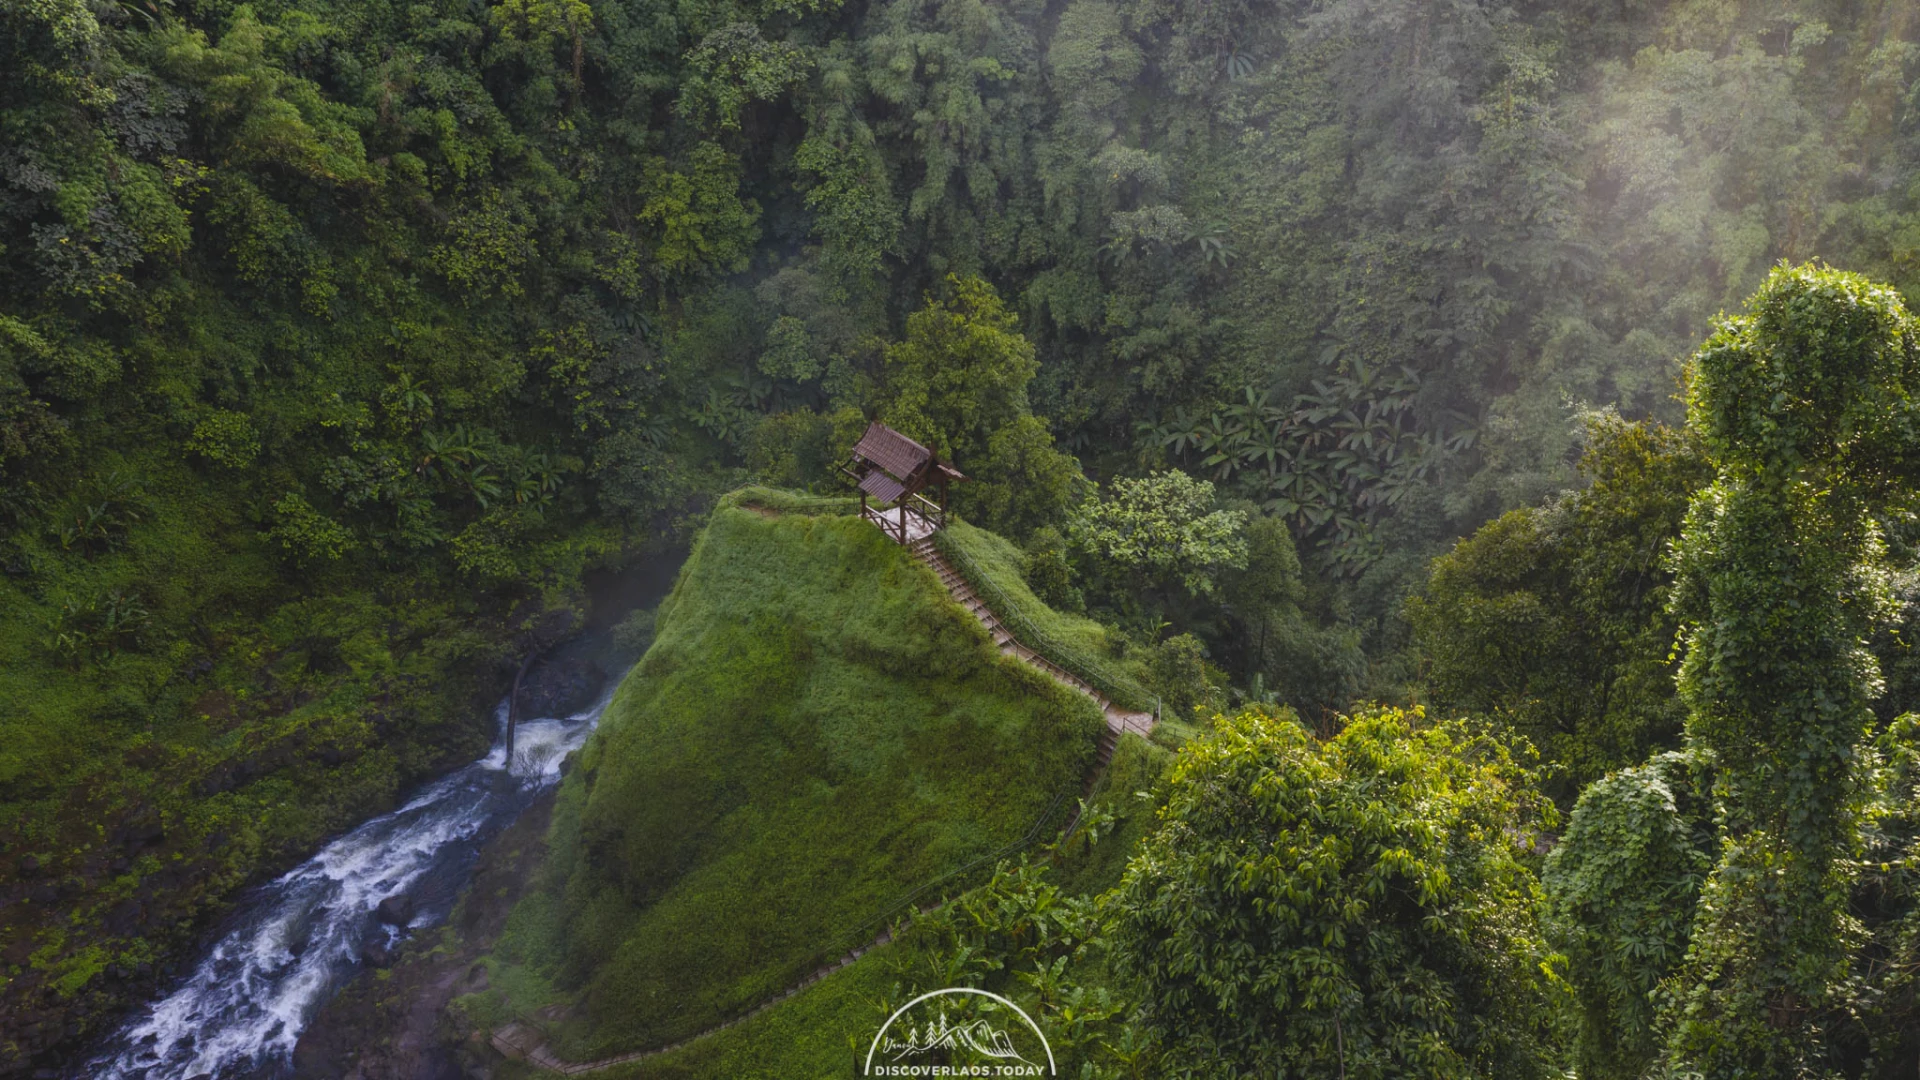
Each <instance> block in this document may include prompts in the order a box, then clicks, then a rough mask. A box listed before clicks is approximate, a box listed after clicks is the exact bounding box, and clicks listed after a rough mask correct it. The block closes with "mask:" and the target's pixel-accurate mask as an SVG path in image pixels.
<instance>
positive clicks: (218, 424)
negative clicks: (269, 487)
mask: <svg viewBox="0 0 1920 1080" xmlns="http://www.w3.org/2000/svg"><path fill="white" fill-rule="evenodd" d="M187 449H188V450H189V451H192V452H193V453H196V454H199V455H200V456H201V457H203V458H206V459H207V460H208V461H211V462H213V463H214V464H216V465H221V466H225V467H226V468H229V469H244V468H246V467H247V466H249V465H251V464H253V459H254V458H256V457H258V456H259V455H260V433H259V432H257V431H255V430H254V428H253V421H251V420H249V419H247V417H246V414H244V413H237V412H231V411H229V410H226V409H214V410H211V411H210V412H208V413H207V415H206V416H205V417H203V418H202V419H201V420H200V422H199V423H197V424H195V425H194V426H193V434H192V435H190V436H188V437H187Z"/></svg>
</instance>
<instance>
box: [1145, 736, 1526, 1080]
mask: <svg viewBox="0 0 1920 1080" xmlns="http://www.w3.org/2000/svg"><path fill="white" fill-rule="evenodd" d="M1533 779H1534V778H1533V774H1532V773H1531V772H1530V771H1529V770H1528V769H1527V768H1526V767H1525V766H1524V765H1523V764H1522V762H1521V761H1519V760H1517V759H1516V758H1515V756H1514V755H1513V754H1512V753H1511V752H1510V751H1509V750H1508V748H1507V747H1506V746H1505V745H1504V744H1502V743H1500V742H1499V741H1497V740H1495V739H1493V738H1491V737H1489V736H1487V735H1485V734H1482V733H1479V732H1477V731H1474V730H1471V729H1468V728H1465V727H1462V726H1458V725H1439V726H1432V725H1428V724H1426V723H1425V722H1424V720H1423V717H1422V714H1421V713H1420V712H1419V711H1418V710H1414V711H1411V712H1403V711H1398V710H1391V709H1378V710H1373V711H1369V712H1363V713H1360V714H1358V715H1355V716H1354V717H1352V718H1351V721H1350V722H1349V723H1348V724H1347V726H1346V728H1345V729H1344V730H1342V731H1341V732H1340V734H1339V735H1337V736H1335V737H1334V738H1333V739H1330V740H1328V741H1326V742H1318V741H1316V740H1315V739H1313V738H1312V737H1311V736H1310V735H1309V734H1308V733H1307V732H1306V730H1305V729H1304V728H1302V727H1301V726H1300V725H1299V723H1298V722H1297V721H1296V720H1295V719H1294V718H1293V716H1292V715H1291V714H1290V713H1286V712H1280V713H1272V712H1268V711H1266V710H1263V709H1258V708H1254V709H1247V710H1245V711H1243V712H1241V713H1239V714H1237V715H1235V716H1232V717H1220V718H1218V719H1217V720H1216V721H1215V727H1214V730H1213V732H1212V733H1211V734H1210V735H1208V736H1206V737H1204V738H1202V739H1199V740H1197V741H1195V742H1193V743H1190V744H1188V746H1187V747H1186V748H1185V749H1184V750H1183V751H1182V752H1181V754H1180V755H1179V757H1178V758H1177V759H1176V760H1175V762H1174V765H1173V768H1172V771H1171V772H1170V774H1169V776H1168V781H1167V803H1166V806H1165V807H1164V808H1163V809H1162V810H1161V812H1160V824H1159V827H1158V828H1157V829H1156V830H1155V831H1154V832H1153V833H1152V834H1151V835H1150V836H1148V837H1147V839H1146V840H1145V841H1144V842H1143V843H1142V844H1141V847H1140V850H1139V853H1138V854H1137V855H1136V856H1135V857H1134V859H1133V862H1132V863H1131V865H1129V867H1128V868H1127V875H1126V878H1125V880H1124V881H1123V882H1122V883H1121V885H1120V888H1119V890H1118V891H1117V894H1116V896H1115V899H1114V904H1115V908H1116V914H1115V922H1114V937H1115V959H1116V961H1117V962H1118V965H1119V967H1120V969H1121V970H1122V971H1123V972H1124V973H1126V974H1128V975H1130V976H1132V977H1134V978H1137V979H1139V980H1140V982H1141V984H1142V986H1143V989H1144V1001H1145V1004H1144V1007H1143V1010H1142V1017H1143V1019H1144V1022H1145V1023H1146V1025H1147V1026H1148V1028H1149V1029H1150V1030H1151V1032H1152V1033H1153V1034H1154V1035H1155V1036H1156V1037H1157V1038H1158V1039H1159V1040H1160V1041H1161V1043H1162V1044H1163V1045H1164V1046H1165V1047H1166V1048H1167V1051H1168V1056H1169V1059H1170V1064H1171V1065H1172V1066H1173V1067H1172V1068H1170V1069H1169V1070H1167V1071H1168V1072H1175V1073H1177V1072H1179V1071H1180V1070H1181V1069H1185V1070H1189V1072H1188V1075H1193V1076H1199V1077H1221V1078H1226V1077H1236V1078H1237V1077H1255V1076H1258V1077H1271V1076H1275V1075H1279V1076H1288V1077H1294V1076H1300V1077H1334V1076H1343V1075H1344V1076H1347V1077H1353V1078H1371V1080H1385V1078H1390V1077H1391V1078H1401V1077H1431V1078H1436V1080H1437V1078H1441V1077H1446V1078H1463V1077H1484V1078H1487V1080H1525V1078H1528V1077H1538V1078H1545V1077H1549V1076H1558V1075H1560V1073H1559V1071H1558V1069H1557V1068H1556V1064H1557V1059H1558V1057H1559V1049H1558V1047H1557V1046H1556V1044H1555V1041H1554V1035H1553V1030H1552V1023H1553V1017H1554V1014H1555V1006H1556V1004H1557V1001H1556V997H1557V991H1556V990H1555V988H1554V984H1553V983H1552V982H1551V981H1550V979H1549V977H1548V976H1547V975H1546V974H1545V970H1544V965H1545V963H1546V961H1547V959H1548V950H1547V946H1546V943H1545V942H1544V940H1542V938H1541V935H1540V932H1539V929H1538V927H1537V926H1536V924H1535V918H1534V912H1535V909H1536V906H1537V904H1538V900H1539V888H1538V884H1537V882H1536V881H1535V878H1534V876H1533V873H1532V872H1531V871H1530V870H1529V869H1528V867H1527V863H1526V858H1527V854H1526V853H1527V850H1528V848H1529V847H1530V846H1531V844H1532V843H1533V838H1534V836H1535V833H1536V830H1538V829H1539V828H1541V827H1543V826H1546V825H1550V824H1551V823H1552V821H1553V813H1554V812H1553V807H1552V804H1551V803H1549V802H1548V801H1547V800H1546V799H1544V798H1542V797H1541V796H1540V795H1538V794H1536V793H1535V792H1534V789H1533Z"/></svg>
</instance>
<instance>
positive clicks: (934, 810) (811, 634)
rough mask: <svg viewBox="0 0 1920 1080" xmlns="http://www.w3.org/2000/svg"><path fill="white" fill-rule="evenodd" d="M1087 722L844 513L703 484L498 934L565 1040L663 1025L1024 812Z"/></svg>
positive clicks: (744, 1003)
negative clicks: (788, 507) (532, 891)
mask: <svg viewBox="0 0 1920 1080" xmlns="http://www.w3.org/2000/svg"><path fill="white" fill-rule="evenodd" d="M738 498H739V500H740V501H741V506H746V505H753V504H754V503H751V502H748V501H747V500H749V499H754V500H757V502H758V504H760V505H765V504H767V503H768V502H769V501H771V500H768V499H767V498H765V497H764V496H758V495H754V494H752V493H742V494H741V495H740V496H738ZM1098 723H1099V721H1098V719H1097V717H1096V715H1095V711H1094V709H1093V708H1092V706H1091V704H1090V703H1089V702H1087V700H1086V699H1085V698H1084V697H1081V696H1079V695H1077V694H1074V693H1072V692H1071V691H1068V690H1065V689H1063V688H1061V687H1059V686H1058V685H1057V684H1055V683H1053V682H1052V681H1051V680H1048V679H1046V678H1045V677H1043V676H1041V675H1039V674H1037V673H1035V672H1034V671H1032V670H1031V669H1030V668H1028V667H1026V666H1025V665H1023V664H1021V663H1019V662H1018V661H1015V660H1011V659H1006V658H1002V657H1000V656H999V655H998V654H997V652H996V651H995V650H994V648H993V646H992V643H991V642H990V641H989V640H988V639H987V636H986V634H985V632H984V631H982V630H981V629H980V627H979V624H978V623H977V622H975V621H974V620H973V619H972V617H971V616H969V615H967V614H966V613H964V612H962V611H960V610H959V609H957V608H955V607H953V606H952V605H951V604H949V603H947V602H946V598H945V594H944V591H943V590H941V588H940V587H939V585H938V583H937V582H936V581H935V580H934V579H933V577H932V576H931V575H930V574H928V573H927V572H926V571H925V569H924V568H922V567H920V566H919V565H918V564H917V563H915V562H914V561H913V560H912V559H911V558H910V557H909V556H908V554H907V553H906V552H905V551H904V550H903V549H901V548H900V547H898V546H897V545H895V544H892V543H890V542H889V541H887V540H886V539H885V538H884V537H883V536H882V535H881V534H880V532H879V531H878V530H876V529H874V528H873V527H872V526H871V525H870V524H868V523H866V522H864V521H861V520H859V519H858V518H854V517H840V516H833V517H815V516H806V515H804V514H801V513H784V514H776V515H773V516H768V515H765V514H760V513H753V512H749V511H748V510H747V509H744V508H735V507H732V506H727V507H722V508H721V509H718V510H716V511H715V512H714V515H713V518H712V520H711V523H710V524H709V525H708V527H707V529H706V531H705V532H704V533H703V534H702V536H701V538H700V540H699V541H698V543H697V545H696V547H695V550H694V553H693V555H692V556H691V558H690V560H689V562H688V564H687V567H686V569H685V571H684V572H683V574H682V576H681V578H680V580H679V582H678V584H677V585H676V587H675V590H674V592H673V594H672V595H671V596H670V597H669V598H668V600H667V601H666V602H665V603H663V604H662V605H661V607H660V609H659V615H658V622H657V624H656V635H655V638H654V641H653V645H652V647H651V649H649V650H648V652H647V654H646V658H645V660H644V661H643V662H642V663H641V666H640V667H639V668H638V669H637V671H636V672H635V674H634V675H633V676H631V677H630V678H629V679H628V681H627V682H626V683H625V684H624V685H623V687H622V688H621V690H620V692H619V694H618V696H617V697H616V698H615V700H614V703H613V705H612V706H611V707H610V709H609V711H608V714H607V716H606V718H605V720H604V721H603V722H602V725H601V727H600V729H599V731H598V733H597V734H596V735H595V737H594V739H593V740H592V742H590V743H589V745H588V746H587V748H586V749H585V750H584V751H583V752H582V755H581V758H580V761H579V765H578V767H577V768H576V769H575V771H574V772H573V773H572V774H571V775H570V776H569V778H568V781H567V783H566V786H565V787H564V788H563V790H562V793H561V796H560V805H559V808H558V810H557V811H556V813H555V819H554V826H553V833H552V840H551V842H552V844H553V846H554V857H553V863H552V867H551V870H550V873H551V875H552V877H551V881H550V883H549V884H548V886H547V888H546V889H545V890H543V891H541V892H540V893H539V894H538V895H536V896H534V897H532V898H530V899H529V900H527V901H526V902H525V903H524V904H523V905H522V909H521V911H520V912H518V913H516V915H515V919H516V920H517V922H516V925H517V926H519V927H520V929H519V930H517V931H515V932H513V933H510V935H509V939H508V941H507V942H506V943H504V944H503V950H504V955H506V956H508V957H510V958H512V959H513V960H515V961H516V962H518V963H522V964H527V965H530V966H532V967H533V968H534V970H536V971H537V972H539V973H540V974H541V975H542V976H543V977H544V978H546V979H549V980H551V981H552V983H553V984H554V985H555V986H557V987H558V988H559V989H560V991H561V992H563V993H565V994H567V995H568V996H569V998H571V999H573V1000H576V1001H577V1002H578V1004H579V1007H580V1013H579V1015H578V1017H577V1018H576V1019H574V1020H570V1021H567V1022H565V1023H562V1024H560V1025H559V1026H558V1028H557V1030H556V1032H555V1036H556V1039H557V1040H558V1042H557V1045H558V1046H559V1047H560V1048H561V1049H562V1050H563V1052H564V1053H566V1054H567V1055H568V1056H570V1057H574V1058H580V1057H585V1056H592V1055H598V1054H604V1053H608V1052H612V1051H615V1050H620V1049H631V1048H636V1047H646V1046H650V1045H660V1044H664V1043H668V1042H673V1041H675V1040H676V1039H678V1038H680V1037H682V1036H685V1035H688V1034H691V1033H693V1032H696V1031H699V1030H702V1029H704V1028H706V1027H708V1026H710V1025H711V1024H713V1023H714V1022H716V1021H717V1020H720V1019H723V1018H725V1017H727V1016H729V1015H731V1014H734V1013H736V1012H738V1011H740V1010H742V1009H745V1008H747V1007H749V1006H751V1005H754V1004H756V1003H758V1002H760V1001H762V1000H764V999H765V998H767V997H769V996H771V995H773V994H776V993H778V992H780V991H782V990H784V989H786V988H787V987H789V986H791V985H792V984H794V983H795V982H797V981H798V980H799V979H800V978H801V977H803V976H804V975H805V974H807V973H808V972H809V971H811V970H813V968H814V967H816V966H818V965H819V964H820V963H822V962H823V961H825V960H828V959H830V958H831V957H833V956H836V955H839V954H840V953H841V952H842V951H844V950H845V949H846V948H847V947H848V946H849V945H850V944H852V942H850V941H849V940H848V937H849V935H850V934H851V933H852V932H853V931H854V930H855V929H856V928H858V927H860V926H862V925H863V924H865V923H866V922H867V921H868V920H870V919H872V918H873V917H875V916H877V915H879V914H881V913H882V912H883V911H884V910H886V909H887V907H888V905H889V904H891V903H892V902H893V901H895V900H896V899H897V898H898V897H899V896H900V895H901V894H902V893H905V892H907V891H909V890H910V889H912V888H913V887H915V886H917V885H919V884H921V883H922V882H925V881H928V880H930V879H933V878H935V877H938V876H939V875H941V874H942V873H944V872H946V871H948V870H951V869H953V868H954V867H956V866H959V865H961V864H964V863H966V862H968V861H969V860H970V859H972V858H974V857H977V856H979V855H981V854H984V853H989V852H992V851H995V850H997V849H999V848H1001V847H1003V846H1004V845H1006V844H1007V843H1008V842H1009V841H1010V840H1014V839H1016V838H1018V837H1019V836H1021V835H1022V834H1024V833H1026V832H1027V831H1028V830H1029V829H1030V828H1031V826H1032V825H1033V823H1034V822H1035V820H1036V819H1038V818H1039V817H1040V816H1041V811H1042V810H1043V809H1044V808H1046V807H1048V806H1049V805H1051V804H1052V800H1053V799H1054V798H1055V796H1056V795H1058V794H1059V793H1061V792H1063V791H1066V790H1069V789H1076V788H1077V786H1078V784H1079V778H1080V775H1081V769H1082V767H1083V766H1084V764H1085V762H1086V761H1087V759H1088V757H1089V756H1090V754H1091V752H1092V748H1093V742H1094V735H1095V732H1096V730H1097V727H1098ZM519 1004H520V1005H521V1006H522V1007H527V1008H531V1007H534V1006H538V1005H540V1004H544V1003H542V1002H522V1003H519Z"/></svg>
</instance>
